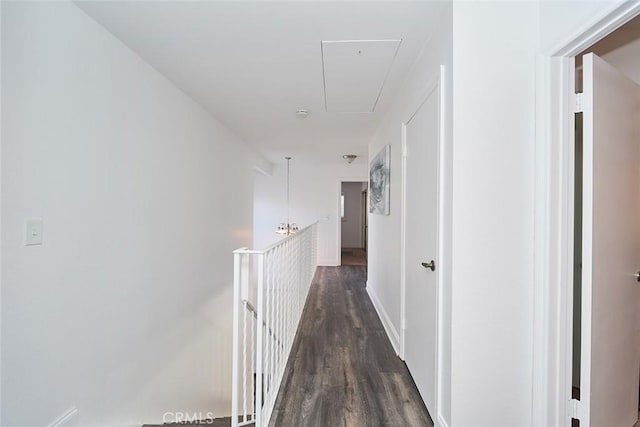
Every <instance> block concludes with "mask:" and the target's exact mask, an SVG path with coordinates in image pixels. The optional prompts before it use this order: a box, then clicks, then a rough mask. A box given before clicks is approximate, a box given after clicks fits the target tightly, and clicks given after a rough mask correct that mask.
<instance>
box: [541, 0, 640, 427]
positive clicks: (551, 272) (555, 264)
mask: <svg viewBox="0 0 640 427" xmlns="http://www.w3.org/2000/svg"><path fill="white" fill-rule="evenodd" d="M639 14H640V2H639V1H629V2H624V3H622V4H620V3H614V4H612V5H611V6H610V7H608V8H606V10H603V12H602V13H600V14H599V15H598V16H596V17H595V18H594V19H592V20H590V21H589V22H587V23H585V24H584V25H583V26H582V27H580V28H579V29H578V30H577V31H576V32H575V33H574V34H573V35H572V36H571V37H569V38H567V39H565V40H562V41H560V42H559V43H558V44H557V46H556V47H554V48H553V49H550V50H549V51H548V52H546V53H544V54H542V55H539V56H538V58H537V59H536V109H535V111H536V146H535V213H534V215H535V219H534V221H535V222H534V224H535V231H534V238H535V248H534V312H533V314H534V320H533V368H532V380H533V394H532V424H531V425H534V426H538V425H545V426H558V427H560V426H562V427H564V426H567V425H570V416H569V409H570V408H569V402H570V399H571V349H572V343H571V337H572V320H571V319H572V309H573V308H572V302H573V301H572V297H571V295H572V292H573V279H572V276H573V269H572V267H571V266H572V265H573V262H572V259H573V178H574V177H573V174H574V165H573V162H574V152H573V150H574V147H573V139H574V136H573V135H574V129H573V121H574V117H573V116H574V114H573V113H574V108H573V105H572V101H573V93H574V91H575V90H574V87H575V84H574V72H573V71H574V58H575V56H576V55H578V54H579V53H580V52H582V51H583V50H584V49H586V48H588V47H589V46H592V45H593V44H594V43H596V42H597V41H599V40H601V39H603V38H604V37H606V36H607V35H609V34H610V33H611V32H613V31H615V30H616V29H617V28H619V27H620V26H622V25H624V24H625V23H626V22H628V21H630V20H631V19H633V18H634V17H636V16H638V15H639Z"/></svg>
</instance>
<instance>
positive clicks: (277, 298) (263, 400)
mask: <svg viewBox="0 0 640 427" xmlns="http://www.w3.org/2000/svg"><path fill="white" fill-rule="evenodd" d="M316 241H317V225H316V224H312V225H310V226H309V227H306V228H303V229H302V230H300V231H298V232H297V233H296V234H293V235H291V236H288V237H287V238H285V239H282V240H280V241H279V242H277V243H275V244H274V245H272V246H270V247H268V248H267V249H264V250H250V249H247V248H241V249H237V250H235V251H234V252H233V254H234V277H233V360H232V369H233V374H232V393H233V394H232V397H231V426H232V427H240V426H245V425H250V424H254V425H255V427H263V426H266V425H267V424H268V423H269V418H270V417H271V413H272V412H273V407H274V405H275V400H276V397H277V395H278V390H279V388H280V383H281V381H282V376H283V375H284V368H285V366H286V364H287V359H288V358H289V353H290V351H291V346H292V345H293V339H294V337H295V335H296V330H297V328H298V322H299V321H300V316H301V315H302V309H303V308H304V303H305V301H306V299H307V294H308V293H309V287H310V285H311V281H312V280H313V275H314V274H315V271H316V266H317V252H316V247H317V245H316ZM259 391H261V392H259Z"/></svg>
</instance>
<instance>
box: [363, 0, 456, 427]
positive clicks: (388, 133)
mask: <svg viewBox="0 0 640 427" xmlns="http://www.w3.org/2000/svg"><path fill="white" fill-rule="evenodd" d="M451 19H452V17H451V8H450V6H447V7H445V8H443V12H442V15H441V17H440V20H439V22H440V24H439V26H438V28H436V29H435V32H434V36H433V37H432V38H431V39H430V40H429V41H428V42H427V43H426V45H425V46H424V47H423V50H422V53H421V55H420V57H419V58H417V59H416V62H415V63H414V65H413V67H412V69H411V72H410V73H409V75H408V76H407V78H406V80H405V85H404V86H403V88H402V90H401V91H400V92H399V93H398V96H397V97H396V100H395V102H394V104H393V106H392V107H391V109H390V110H389V112H388V113H387V114H386V115H385V118H384V120H383V121H382V123H381V124H380V126H379V127H378V130H377V132H376V134H375V136H374V138H372V140H371V142H370V143H369V157H370V158H373V157H374V156H375V155H376V154H377V153H378V152H379V151H380V149H381V148H382V147H383V146H384V145H386V144H391V191H390V193H391V210H390V215H389V216H384V215H371V214H370V215H369V248H368V256H369V277H368V286H369V288H370V289H369V292H370V294H373V295H376V297H377V299H378V301H377V303H379V304H378V305H379V306H380V307H381V309H380V311H379V314H381V317H382V318H383V321H385V314H384V313H386V315H387V316H388V319H389V320H390V323H391V324H390V325H385V326H387V328H389V329H391V330H392V331H393V332H391V336H390V338H391V339H392V341H395V342H394V345H395V346H396V348H399V347H400V343H399V341H397V340H395V339H394V335H395V336H399V334H400V331H401V310H400V305H401V290H400V265H401V259H400V252H401V251H400V248H401V234H400V220H401V188H402V187H401V184H402V180H401V171H402V133H401V123H402V122H403V121H407V120H408V119H409V118H410V117H411V115H412V114H413V113H414V112H415V111H416V110H417V108H418V106H419V104H420V102H421V101H423V100H424V98H425V96H426V95H427V90H428V89H429V88H430V87H431V86H432V85H433V82H434V81H435V79H436V78H437V77H438V75H439V73H440V66H441V65H445V66H446V72H445V78H446V79H448V80H449V82H451V75H452V56H451V54H452V50H451V49H452V46H451V35H452V33H451V22H452V21H451ZM445 91H446V94H445V98H446V99H447V100H448V101H449V102H448V105H446V106H445V117H447V122H446V123H445V132H447V133H448V134H449V137H448V139H447V141H448V143H447V146H446V151H447V152H446V157H447V158H448V161H449V162H450V160H451V156H450V154H451V150H452V147H451V139H450V135H451V132H450V131H451V121H450V119H451V103H450V100H451V86H450V85H449V86H447V87H446V88H445ZM444 167H445V168H446V169H447V172H446V175H447V179H448V182H447V183H445V185H446V188H447V192H448V194H449V195H450V194H451V191H450V185H451V177H450V173H451V164H450V163H448V164H447V165H444ZM445 212H446V213H447V214H446V215H445V218H444V219H443V221H444V222H443V226H444V228H445V230H448V231H447V233H450V230H451V223H450V218H451V206H450V196H449V199H448V201H447V203H446V206H445ZM412 226H415V224H407V227H408V228H407V229H408V230H411V227H412ZM450 241H451V239H450V237H449V238H448V239H446V241H445V253H447V254H449V255H450V252H451V247H450ZM441 262H442V268H443V269H444V272H445V277H444V283H443V284H442V290H443V300H444V306H443V313H442V315H443V334H442V338H443V342H442V350H443V363H444V364H443V367H442V371H441V375H442V378H443V380H442V385H443V388H442V393H441V395H442V398H441V404H440V408H441V409H440V413H439V414H431V415H432V417H433V418H434V419H435V418H440V419H441V421H443V422H445V423H449V422H450V415H451V399H450V395H451V389H450V385H451V382H450V381H451V365H450V361H451V342H450V337H451V329H450V325H451V277H450V271H451V268H450V262H451V260H450V259H445V260H442V261H441ZM381 312H382V313H381Z"/></svg>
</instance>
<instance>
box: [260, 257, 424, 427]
mask: <svg viewBox="0 0 640 427" xmlns="http://www.w3.org/2000/svg"><path fill="white" fill-rule="evenodd" d="M365 282H366V269H365V268H364V267H359V266H343V267H319V268H318V271H317V272H316V277H315V279H314V283H313V285H312V288H311V290H310V292H309V297H308V299H307V303H306V306H305V311H304V313H303V315H302V319H301V321H300V326H299V328H298V332H297V335H296V339H295V342H294V344H293V349H292V351H291V356H290V358H289V362H288V364H287V368H286V370H285V373H284V378H283V380H282V387H281V388H280V393H279V395H278V398H277V400H276V404H275V409H274V412H273V416H272V418H271V423H270V425H271V426H282V427H288V426H332V427H339V426H364V425H367V426H415V427H417V426H433V422H432V421H431V418H430V417H429V414H428V412H427V409H426V407H425V406H424V404H423V402H422V399H421V398H420V396H419V394H418V391H417V389H416V388H415V385H414V384H413V380H412V379H411V377H410V375H409V372H408V371H407V368H406V366H405V365H404V363H403V362H402V361H401V360H400V359H399V358H398V357H397V355H396V354H395V351H394V350H393V347H392V346H391V343H390V342H389V340H388V338H387V335H386V333H385V331H384V328H383V326H382V323H381V322H380V319H379V318H378V315H377V314H376V311H375V309H374V307H373V304H372V303H371V300H370V299H369V296H368V295H367V292H366V289H365Z"/></svg>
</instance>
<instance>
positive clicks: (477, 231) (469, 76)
mask: <svg viewBox="0 0 640 427" xmlns="http://www.w3.org/2000/svg"><path fill="white" fill-rule="evenodd" d="M537 16H538V5H537V4H536V3H534V2H513V3H509V2H478V3H474V2H460V3H458V2H454V6H453V61H454V72H453V79H454V80H453V84H454V89H453V102H454V105H453V112H454V116H453V117H454V122H453V123H454V125H453V135H454V143H453V150H454V152H453V159H454V164H453V170H454V174H453V259H452V262H453V282H452V287H453V323H452V329H453V335H452V356H453V361H452V363H453V366H452V401H453V407H452V425H454V426H456V427H466V426H469V427H470V426H473V427H485V426H486V427H490V426H509V425H518V426H522V427H524V426H527V425H530V424H531V408H532V407H531V401H532V394H531V393H532V392H531V390H532V377H531V369H532V333H531V332H532V325H533V316H532V301H533V194H534V193H533V181H534V180H533V167H534V163H533V160H534V136H535V133H534V106H535V102H534V101H535V97H534V61H535V52H536V49H537V46H538V18H537ZM524 17H526V19H525V18H524ZM489 22H490V23H491V24H490V25H487V23H489Z"/></svg>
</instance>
